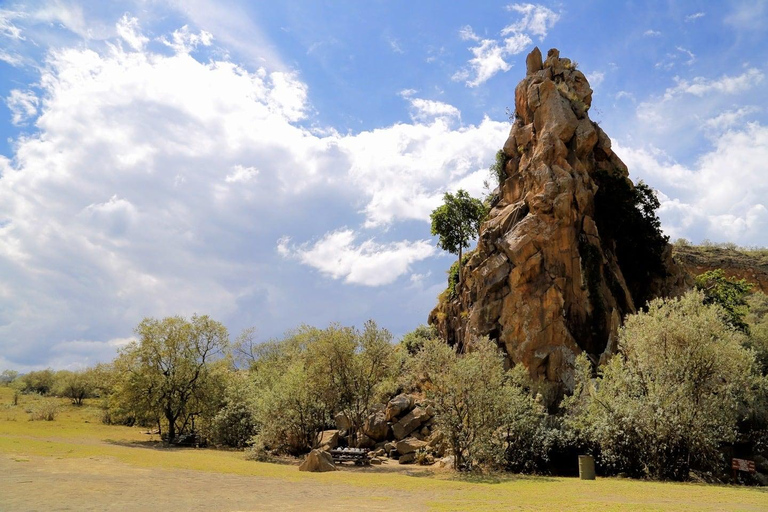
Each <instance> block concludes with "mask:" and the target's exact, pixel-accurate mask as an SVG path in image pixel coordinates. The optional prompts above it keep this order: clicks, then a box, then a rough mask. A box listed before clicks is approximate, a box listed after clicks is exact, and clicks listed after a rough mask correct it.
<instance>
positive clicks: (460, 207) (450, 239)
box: [430, 189, 487, 283]
mask: <svg viewBox="0 0 768 512" xmlns="http://www.w3.org/2000/svg"><path fill="white" fill-rule="evenodd" d="M486 214H487V210H486V207H485V206H484V205H483V203H482V201H480V200H479V199H475V198H473V197H471V196H470V195H469V194H468V193H467V192H466V191H465V190H461V189H459V190H458V191H457V192H456V195H453V194H451V193H449V192H446V193H445V195H444V196H443V204H442V205H441V206H438V207H437V208H436V209H435V210H434V211H433V212H432V214H431V215H430V219H431V220H432V235H433V236H434V235H437V236H439V237H440V238H439V240H438V246H439V247H440V248H441V249H443V250H444V251H448V252H450V253H451V254H457V255H458V256H459V261H461V255H462V252H463V250H464V249H467V248H469V243H470V242H471V241H472V240H473V239H474V238H475V237H476V236H477V233H478V231H479V229H480V224H481V223H482V221H483V219H484V218H485V216H486ZM461 282H462V279H461V265H459V283H461Z"/></svg>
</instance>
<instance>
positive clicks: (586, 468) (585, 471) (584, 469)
mask: <svg viewBox="0 0 768 512" xmlns="http://www.w3.org/2000/svg"><path fill="white" fill-rule="evenodd" d="M579 478H581V479H582V480H594V479H595V458H594V457H593V456H591V455H579Z"/></svg>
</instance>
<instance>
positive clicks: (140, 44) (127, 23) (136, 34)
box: [115, 14, 175, 50]
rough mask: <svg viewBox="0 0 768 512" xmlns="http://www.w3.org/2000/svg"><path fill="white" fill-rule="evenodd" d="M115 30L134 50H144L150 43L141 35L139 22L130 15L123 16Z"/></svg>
mask: <svg viewBox="0 0 768 512" xmlns="http://www.w3.org/2000/svg"><path fill="white" fill-rule="evenodd" d="M115 28H116V29H117V35H118V36H120V38H122V40H123V41H125V42H126V43H128V45H129V46H130V47H131V48H133V49H134V50H141V49H143V48H144V45H146V44H147V42H148V41H149V38H148V37H146V36H144V34H142V33H141V29H140V28H139V20H138V19H137V18H134V17H131V16H129V15H128V14H123V17H122V18H120V21H118V22H117V24H116V25H115ZM174 34H175V33H174Z"/></svg>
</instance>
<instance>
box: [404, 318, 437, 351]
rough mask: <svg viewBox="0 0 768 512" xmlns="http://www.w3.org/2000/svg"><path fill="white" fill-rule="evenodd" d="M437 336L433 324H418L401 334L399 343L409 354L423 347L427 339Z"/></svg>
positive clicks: (433, 338)
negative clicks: (403, 334)
mask: <svg viewBox="0 0 768 512" xmlns="http://www.w3.org/2000/svg"><path fill="white" fill-rule="evenodd" d="M437 338H438V335H437V329H436V328H435V326H434V325H420V326H418V327H416V329H414V330H413V331H411V332H409V333H407V334H406V335H405V336H403V339H402V340H400V344H401V345H402V346H403V347H404V348H405V350H406V351H407V352H408V353H409V354H410V355H415V354H417V353H418V352H419V351H420V350H421V349H422V347H424V344H425V343H426V342H427V341H429V340H435V339H437Z"/></svg>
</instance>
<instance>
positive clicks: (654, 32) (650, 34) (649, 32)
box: [643, 28, 661, 37]
mask: <svg viewBox="0 0 768 512" xmlns="http://www.w3.org/2000/svg"><path fill="white" fill-rule="evenodd" d="M643 35H644V36H645V37H658V36H660V35H661V32H659V31H658V30H653V29H650V28H649V29H648V30H646V31H645V32H643Z"/></svg>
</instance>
